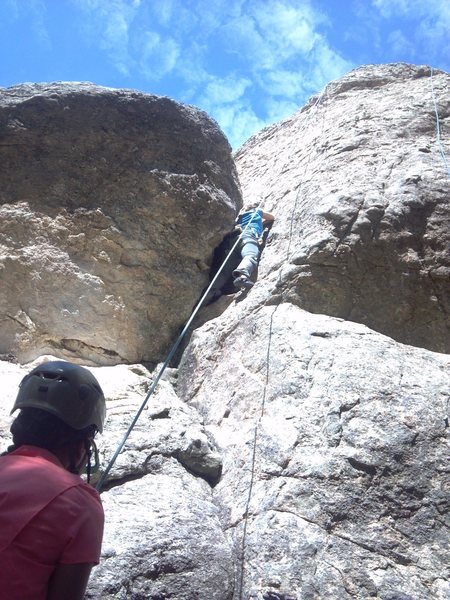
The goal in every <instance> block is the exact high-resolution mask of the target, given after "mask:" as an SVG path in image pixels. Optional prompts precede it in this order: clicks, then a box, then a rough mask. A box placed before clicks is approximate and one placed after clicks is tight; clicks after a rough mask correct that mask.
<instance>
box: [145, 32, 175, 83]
mask: <svg viewBox="0 0 450 600" xmlns="http://www.w3.org/2000/svg"><path fill="white" fill-rule="evenodd" d="M139 54H140V60H139V64H140V67H141V69H142V72H143V73H144V74H145V76H146V77H147V79H154V80H158V79H160V78H161V77H163V76H164V75H167V74H168V73H170V72H171V71H173V69H174V68H175V66H176V64H177V60H178V57H179V55H180V47H179V46H178V44H177V42H176V41H175V40H174V39H173V38H170V37H167V38H163V37H162V36H161V35H160V34H158V33H155V32H153V31H149V32H146V34H145V35H144V41H143V43H142V46H141V48H140V50H139Z"/></svg>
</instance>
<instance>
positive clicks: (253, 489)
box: [178, 281, 450, 600]
mask: <svg viewBox="0 0 450 600" xmlns="http://www.w3.org/2000/svg"><path fill="white" fill-rule="evenodd" d="M266 285H267V284H266V282H262V281H260V282H259V283H258V284H257V286H259V288H260V289H259V290H256V289H255V292H257V293H256V294H254V295H253V290H252V294H249V296H248V297H247V299H246V300H244V301H242V302H241V303H238V304H234V305H232V306H230V307H229V308H228V310H227V311H226V313H224V315H223V316H221V317H218V318H216V319H215V320H214V321H212V322H210V323H208V324H205V325H204V326H203V327H202V328H201V329H200V330H198V331H197V332H196V333H195V334H194V336H193V338H192V340H191V343H190V346H189V347H188V349H187V351H186V353H185V355H184V357H183V362H182V365H181V373H180V375H179V379H180V380H179V384H178V393H179V394H180V395H181V397H183V398H185V399H186V400H187V401H188V402H189V404H190V405H191V406H195V407H196V408H197V410H198V411H199V412H200V414H201V415H202V417H203V419H204V423H205V426H206V427H207V429H208V430H209V431H210V432H211V433H212V434H213V436H214V438H215V439H216V441H217V443H218V445H219V447H220V449H221V451H222V454H223V457H224V458H223V461H224V464H223V476H222V478H221V480H220V482H219V483H218V485H217V486H216V487H215V488H214V490H213V496H214V499H215V502H216V504H217V505H218V506H220V507H221V519H222V524H223V527H224V529H225V530H226V531H227V532H228V533H229V535H231V536H232V538H233V540H234V541H235V547H236V555H235V560H236V564H237V571H238V576H237V580H236V589H235V593H234V596H233V598H234V599H235V600H238V599H239V600H240V598H246V599H247V598H252V599H258V600H262V599H265V600H267V599H271V600H273V599H277V600H278V599H283V600H287V599H288V598H289V599H291V600H299V599H301V600H306V599H308V600H309V599H311V600H313V599H314V600H315V599H317V598H319V599H336V600H343V599H347V598H348V599H350V598H358V599H361V600H365V599H369V598H382V599H387V598H394V597H405V598H411V599H414V600H418V599H426V598H429V599H430V600H431V599H440V600H444V599H445V598H447V597H448V594H449V593H450V587H449V586H448V583H446V579H445V575H444V571H445V564H446V561H447V558H446V556H448V550H449V548H448V525H449V522H448V510H449V508H450V507H449V498H448V485H449V477H448V475H449V469H448V464H447V462H448V461H447V456H448V454H447V444H448V431H449V430H448V429H446V428H445V423H444V416H445V414H446V408H447V406H448V401H449V389H450V388H449V384H450V378H449V371H448V370H449V366H450V361H449V360H448V357H447V356H445V355H442V354H436V353H432V352H429V351H426V350H422V349H418V348H415V347H412V346H405V345H401V344H399V343H397V342H395V341H394V340H392V339H391V338H388V337H385V336H383V335H381V334H378V333H376V332H373V331H371V330H369V329H368V328H366V327H365V326H363V325H360V324H356V323H351V322H345V321H343V320H340V319H336V318H333V317H326V316H322V315H313V314H310V313H307V312H305V311H303V310H301V309H299V308H298V307H296V306H295V305H292V304H291V303H289V302H281V303H279V304H275V305H273V306H262V297H261V296H262V295H263V294H264V290H262V289H261V288H263V287H266ZM265 291H267V289H266V290H265ZM255 439H256V442H255ZM249 494H250V501H248V500H249ZM244 526H245V532H244ZM243 538H244V539H243ZM242 548H243V550H242ZM242 555H243V556H242ZM242 567H243V573H242ZM241 582H242V587H241ZM402 594H403V595H404V596H402Z"/></svg>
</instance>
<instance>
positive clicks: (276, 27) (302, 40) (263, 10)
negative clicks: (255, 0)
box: [254, 0, 321, 62]
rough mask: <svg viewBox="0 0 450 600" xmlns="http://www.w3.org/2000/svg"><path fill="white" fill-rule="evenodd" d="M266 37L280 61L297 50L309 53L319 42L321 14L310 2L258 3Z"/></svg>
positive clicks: (279, 0)
mask: <svg viewBox="0 0 450 600" xmlns="http://www.w3.org/2000/svg"><path fill="white" fill-rule="evenodd" d="M254 15H255V19H256V21H257V24H258V27H259V28H260V29H261V31H262V33H263V37H264V39H265V40H266V41H267V42H268V43H269V44H270V45H271V47H272V49H273V53H274V55H275V57H276V59H277V62H279V61H284V60H286V59H289V58H290V57H292V56H293V55H296V54H298V53H300V54H308V53H309V52H310V51H311V50H312V48H313V46H314V44H315V43H316V41H317V33H316V26H317V24H318V23H319V22H320V21H321V18H320V13H318V12H314V11H313V10H312V9H311V7H310V6H309V4H307V3H301V4H300V5H299V4H298V3H291V2H287V1H285V0H284V1H282V0H272V1H270V2H267V3H261V4H258V5H257V8H256V9H255V12H254Z"/></svg>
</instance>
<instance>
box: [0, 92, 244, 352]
mask: <svg viewBox="0 0 450 600" xmlns="http://www.w3.org/2000/svg"><path fill="white" fill-rule="evenodd" d="M0 177H1V181H2V186H1V189H0V352H4V353H7V352H12V353H13V354H16V355H17V356H18V357H19V359H20V360H22V361H23V360H31V359H33V358H35V357H36V356H38V355H39V354H44V353H50V354H58V355H60V356H64V357H67V358H77V359H81V360H82V361H83V360H84V361H85V362H93V363H97V364H98V363H103V364H116V363H119V362H137V361H150V362H157V361H158V360H160V358H161V357H162V356H163V354H164V353H165V352H166V351H167V347H168V345H169V343H170V342H171V341H172V339H173V337H174V335H175V333H176V331H177V330H178V329H179V328H180V326H182V324H183V323H184V321H185V320H186V319H187V318H188V316H189V314H190V312H191V310H192V307H193V305H194V304H195V302H196V300H197V298H198V297H199V295H200V292H201V290H202V289H203V288H204V287H205V285H206V284H207V282H208V264H209V262H210V261H211V258H212V253H213V250H214V247H215V246H216V245H217V244H218V242H219V241H220V239H221V238H222V237H223V235H224V233H225V232H226V231H228V230H229V229H230V228H231V226H232V223H233V220H234V215H235V211H236V207H237V206H239V204H240V201H241V200H240V193H239V189H238V185H237V181H236V175H235V169H234V165H233V161H232V158H231V153H230V147H229V144H228V142H227V141H226V139H225V137H224V136H223V134H222V133H221V132H220V130H219V128H218V127H217V125H216V124H215V123H214V122H213V121H212V120H211V119H209V117H208V116H207V115H206V114H205V113H202V112H201V111H199V110H198V109H196V108H194V107H189V106H183V105H180V104H177V103H176V102H174V101H172V100H170V99H168V98H161V97H157V96H149V95H145V94H142V93H138V92H134V91H130V90H128V91H127V90H113V89H108V88H101V87H97V86H94V85H92V84H76V83H55V84H33V85H28V84H26V85H20V86H17V87H13V88H8V89H2V90H0ZM211 215H214V219H212V218H211Z"/></svg>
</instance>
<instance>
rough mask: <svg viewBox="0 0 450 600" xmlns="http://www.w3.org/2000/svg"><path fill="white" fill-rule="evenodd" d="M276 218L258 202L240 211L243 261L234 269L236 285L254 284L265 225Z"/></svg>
mask: <svg viewBox="0 0 450 600" xmlns="http://www.w3.org/2000/svg"><path fill="white" fill-rule="evenodd" d="M274 220H275V217H274V215H272V214H271V213H268V212H264V211H263V210H262V209H261V208H258V204H257V203H251V204H246V205H244V207H243V208H242V210H241V211H240V213H239V215H238V218H237V221H236V227H238V228H240V229H241V230H242V231H243V234H242V236H241V239H240V241H239V250H240V253H241V262H240V263H239V264H238V266H237V267H236V269H234V271H233V278H234V279H233V285H234V287H236V288H240V289H248V288H251V287H252V286H253V282H252V281H251V280H250V278H251V276H252V274H253V271H254V270H255V267H256V265H257V264H258V259H259V252H260V243H261V240H262V235H263V232H264V227H265V226H266V225H268V224H271V223H273V221H274Z"/></svg>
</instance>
